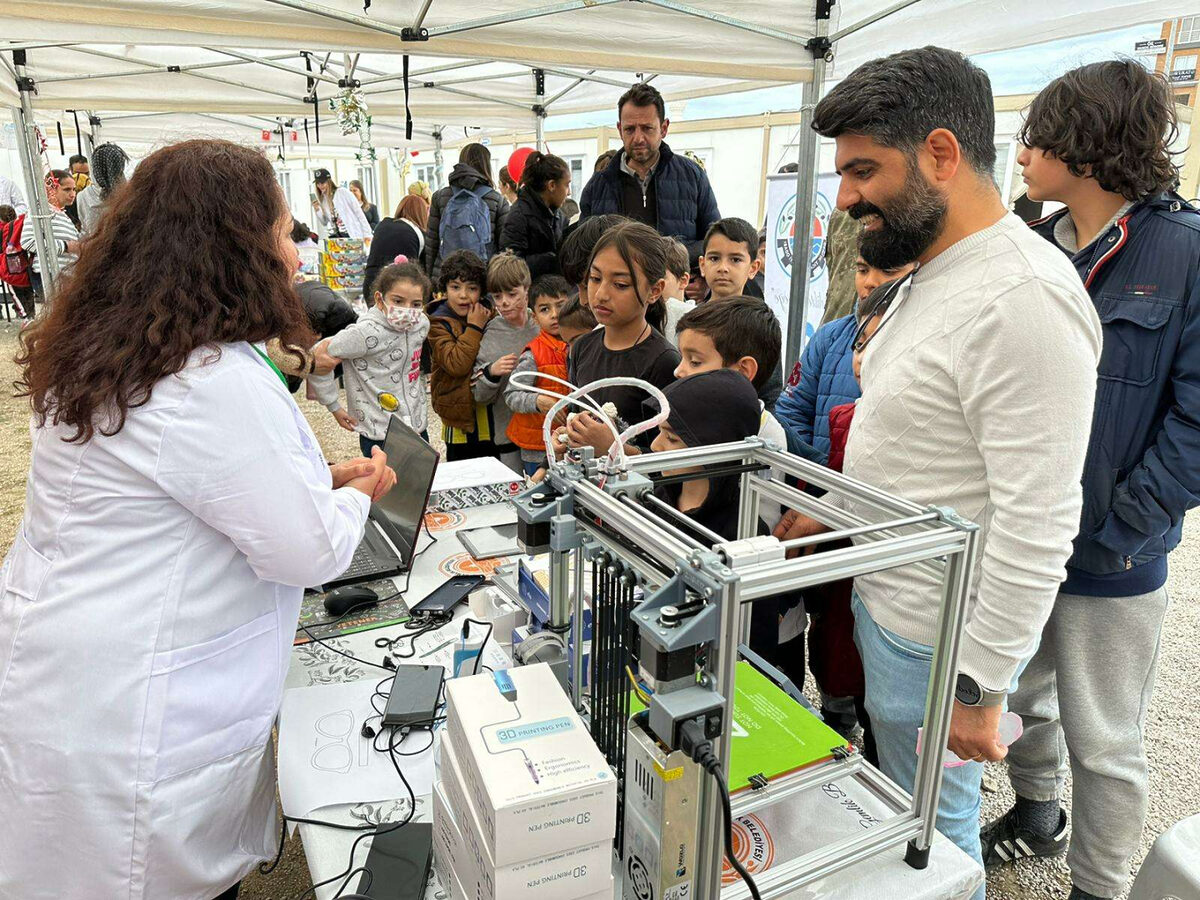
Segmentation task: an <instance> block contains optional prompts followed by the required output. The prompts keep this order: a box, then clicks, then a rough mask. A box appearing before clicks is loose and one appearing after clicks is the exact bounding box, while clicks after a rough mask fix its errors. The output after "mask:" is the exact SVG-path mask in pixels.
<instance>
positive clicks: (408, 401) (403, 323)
mask: <svg viewBox="0 0 1200 900" xmlns="http://www.w3.org/2000/svg"><path fill="white" fill-rule="evenodd" d="M398 258H399V259H403V257H398ZM429 293H430V285H429V279H428V278H427V277H426V275H425V273H424V272H423V271H422V270H421V267H420V266H418V265H417V264H416V263H411V262H408V261H407V260H405V261H403V262H399V263H395V264H393V265H390V266H387V267H386V268H384V269H383V271H381V272H380V273H379V275H378V276H377V278H376V279H375V305H374V306H372V307H371V308H370V309H369V310H367V312H366V313H364V314H363V316H362V318H360V319H359V320H358V321H357V322H355V323H354V324H353V325H351V326H349V327H347V328H344V329H342V330H341V331H339V332H338V333H337V334H336V335H334V336H333V338H332V339H331V340H330V341H329V346H328V348H327V349H328V353H329V354H330V355H331V356H334V357H336V358H338V359H341V360H343V366H342V370H343V377H344V379H345V383H346V408H345V409H343V408H342V406H341V404H340V403H339V401H338V388H337V382H336V381H335V380H334V376H333V375H332V374H329V375H312V376H309V382H310V383H311V384H312V386H313V389H314V392H315V393H316V395H317V399H318V400H319V401H320V402H321V404H322V405H323V406H325V408H326V409H328V410H329V411H330V412H331V413H333V417H334V418H335V419H336V420H337V423H338V424H339V425H341V426H342V427H343V428H345V429H346V430H347V431H355V432H358V442H359V445H360V447H361V448H362V452H363V455H364V456H367V457H369V456H370V455H371V448H372V447H377V446H378V447H382V446H383V439H384V437H386V436H387V428H388V422H389V420H390V419H391V417H392V416H399V417H400V419H401V420H402V421H403V422H404V424H406V425H408V426H409V427H410V428H412V429H413V430H414V431H416V432H419V433H420V435H421V436H422V437H423V438H425V439H426V440H428V439H429V436H428V434H427V432H426V427H427V425H428V411H427V409H426V405H425V393H426V391H425V376H424V375H423V374H421V347H422V345H423V344H424V342H425V336H426V335H427V334H429V318H428V317H427V316H426V315H425V304H426V303H427V302H428V300H429Z"/></svg>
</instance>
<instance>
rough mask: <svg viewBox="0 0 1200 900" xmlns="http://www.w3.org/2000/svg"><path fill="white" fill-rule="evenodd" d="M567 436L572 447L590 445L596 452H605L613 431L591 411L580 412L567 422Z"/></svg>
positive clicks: (610, 443)
mask: <svg viewBox="0 0 1200 900" xmlns="http://www.w3.org/2000/svg"><path fill="white" fill-rule="evenodd" d="M567 438H568V440H569V441H570V443H571V446H572V447H592V448H594V449H595V451H596V453H597V454H601V453H607V452H608V449H609V447H611V446H612V443H613V433H612V429H610V428H609V427H608V426H607V425H605V424H604V423H603V422H601V421H600V420H599V419H597V418H596V417H595V416H593V415H592V414H591V413H580V414H579V415H577V416H575V418H573V419H571V421H569V422H568V423H567Z"/></svg>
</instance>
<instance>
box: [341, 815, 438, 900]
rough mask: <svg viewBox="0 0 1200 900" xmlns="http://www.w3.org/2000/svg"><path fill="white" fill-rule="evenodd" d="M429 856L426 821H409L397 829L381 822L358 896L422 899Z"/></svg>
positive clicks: (376, 899)
mask: <svg viewBox="0 0 1200 900" xmlns="http://www.w3.org/2000/svg"><path fill="white" fill-rule="evenodd" d="M389 829H390V830H389ZM432 856H433V825H431V824H430V823H429V822H409V823H408V824H407V825H404V826H402V827H400V828H396V827H394V826H393V825H390V824H388V823H384V824H382V825H380V826H379V827H378V828H377V829H376V831H375V837H373V838H372V839H371V851H370V852H369V853H368V854H367V861H366V863H364V864H363V865H364V867H365V868H366V870H367V871H366V872H363V874H362V878H361V879H360V880H359V882H358V893H360V894H362V895H363V896H364V897H371V898H374V900H421V898H423V897H424V896H425V885H426V882H428V881H429V864H430V861H431V859H432Z"/></svg>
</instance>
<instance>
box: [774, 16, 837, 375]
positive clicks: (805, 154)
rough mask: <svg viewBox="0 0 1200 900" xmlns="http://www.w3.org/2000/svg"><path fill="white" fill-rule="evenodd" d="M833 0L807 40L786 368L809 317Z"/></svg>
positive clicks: (795, 355)
mask: <svg viewBox="0 0 1200 900" xmlns="http://www.w3.org/2000/svg"><path fill="white" fill-rule="evenodd" d="M832 6H833V0H818V2H817V30H816V36H815V37H814V38H813V39H812V40H811V41H809V42H808V45H807V47H808V50H809V52H810V53H812V57H813V71H812V80H811V81H807V82H805V84H804V88H803V95H802V99H801V103H800V136H799V140H798V144H799V147H798V150H797V154H796V165H797V169H796V218H795V219H794V220H793V223H792V228H793V232H794V234H795V239H794V243H793V245H792V286H791V291H790V295H789V296H790V299H789V303H788V324H787V341H786V353H787V357H786V365H785V367H784V368H785V369H786V368H787V367H788V366H790V365H791V364H792V363H793V362H795V361H796V360H797V359H799V358H800V350H801V349H802V348H803V345H804V324H805V319H806V318H807V316H808V290H809V276H810V269H809V261H808V260H809V256H810V255H811V254H812V242H813V206H814V202H813V201H814V194H815V192H816V186H817V164H818V162H819V160H820V156H821V139H820V138H819V137H817V136H816V135H815V134H813V133H812V123H813V111H814V110H815V109H816V106H817V101H818V100H820V99H821V91H822V90H823V89H824V87H825V66H826V64H827V63H828V61H829V60H831V59H832V58H833V52H832V50H831V49H830V48H831V44H830V43H829V15H830V11H831V8H832Z"/></svg>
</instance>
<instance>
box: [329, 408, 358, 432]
mask: <svg viewBox="0 0 1200 900" xmlns="http://www.w3.org/2000/svg"><path fill="white" fill-rule="evenodd" d="M333 417H334V418H335V419H337V423H338V424H339V425H341V426H342V427H343V428H345V429H346V430H347V431H354V429H355V428H357V427H358V420H357V419H355V418H354V416H352V415H350V413H348V412H346V411H345V410H344V409H339V410H337V411H336V412H335V413H334V414H333Z"/></svg>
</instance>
